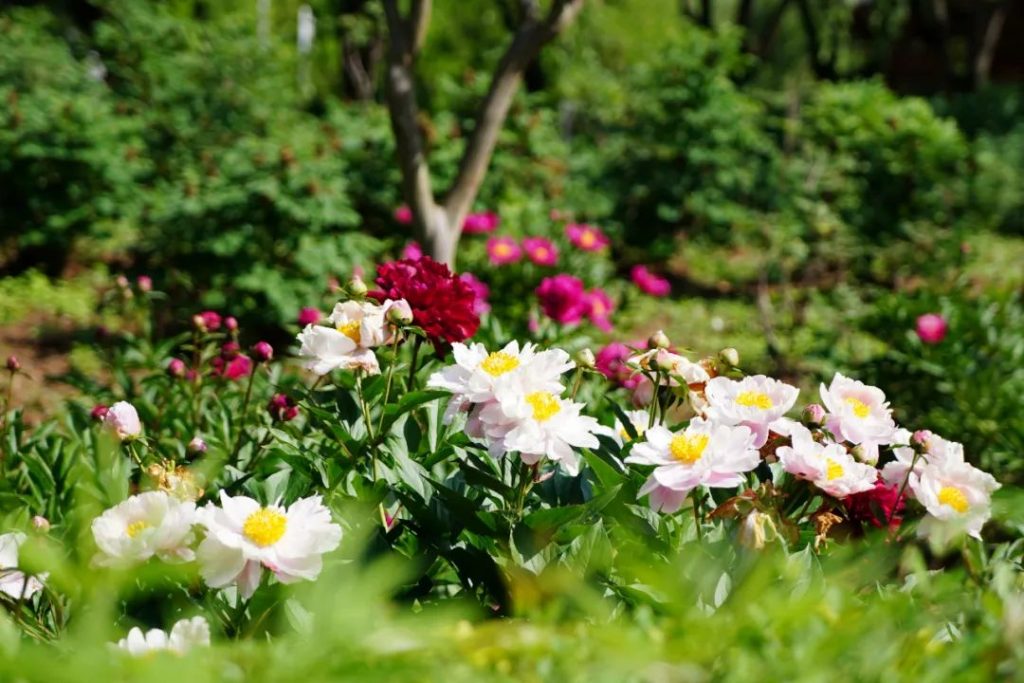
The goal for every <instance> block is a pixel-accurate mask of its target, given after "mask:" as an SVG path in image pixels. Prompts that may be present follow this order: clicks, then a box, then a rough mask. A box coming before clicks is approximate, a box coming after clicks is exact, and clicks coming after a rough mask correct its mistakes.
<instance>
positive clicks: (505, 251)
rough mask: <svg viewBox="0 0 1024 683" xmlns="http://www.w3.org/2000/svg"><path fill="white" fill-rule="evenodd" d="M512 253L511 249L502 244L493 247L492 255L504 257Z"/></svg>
mask: <svg viewBox="0 0 1024 683" xmlns="http://www.w3.org/2000/svg"><path fill="white" fill-rule="evenodd" d="M511 253H512V247H510V246H508V245H507V244H505V243H504V242H501V243H499V244H495V245H494V255H495V256H499V257H505V256H508V255H509V254H511Z"/></svg>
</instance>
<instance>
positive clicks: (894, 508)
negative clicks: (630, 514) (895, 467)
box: [885, 451, 921, 528]
mask: <svg viewBox="0 0 1024 683" xmlns="http://www.w3.org/2000/svg"><path fill="white" fill-rule="evenodd" d="M920 457H921V454H920V453H918V452H917V451H914V458H913V459H912V460H911V461H910V469H908V470H907V474H906V475H905V476H904V477H903V483H902V484H900V490H899V493H897V494H896V502H895V503H893V505H892V510H890V511H889V518H888V519H886V520H885V525H886V526H887V527H890V528H891V527H892V520H893V518H894V517H895V516H896V511H897V510H898V509H899V507H900V501H901V500H903V494H904V493H905V492H906V490H907V484H908V483H910V475H911V474H913V472H914V468H915V467H917V460H918V458H920Z"/></svg>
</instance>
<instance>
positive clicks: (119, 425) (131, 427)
mask: <svg viewBox="0 0 1024 683" xmlns="http://www.w3.org/2000/svg"><path fill="white" fill-rule="evenodd" d="M103 424H105V425H107V426H108V427H110V428H111V429H112V430H113V431H114V433H115V434H116V435H117V438H119V439H121V440H122V441H129V440H131V439H134V438H136V437H137V436H139V434H141V433H142V423H141V422H140V421H139V414H138V413H137V412H136V411H135V406H133V405H132V404H131V403H128V402H127V401H118V402H117V403H115V404H114V405H112V406H110V408H109V409H108V410H107V412H106V414H105V415H104V416H103Z"/></svg>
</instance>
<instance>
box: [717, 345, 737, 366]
mask: <svg viewBox="0 0 1024 683" xmlns="http://www.w3.org/2000/svg"><path fill="white" fill-rule="evenodd" d="M718 360H719V361H721V362H722V363H723V364H724V365H725V366H726V367H729V368H735V367H737V366H738V365H739V364H740V352H739V351H737V350H736V349H734V348H732V347H731V346H730V347H728V348H724V349H722V350H721V351H719V352H718Z"/></svg>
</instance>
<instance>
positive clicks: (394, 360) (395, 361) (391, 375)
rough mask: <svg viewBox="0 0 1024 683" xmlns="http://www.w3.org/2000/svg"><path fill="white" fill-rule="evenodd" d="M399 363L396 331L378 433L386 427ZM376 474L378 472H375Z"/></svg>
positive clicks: (385, 382) (375, 474)
mask: <svg viewBox="0 0 1024 683" xmlns="http://www.w3.org/2000/svg"><path fill="white" fill-rule="evenodd" d="M397 364H398V334H397V333H395V341H394V343H393V344H392V345H391V365H389V366H388V375H387V379H386V380H385V381H384V400H383V401H382V402H381V411H380V423H379V424H378V425H377V433H378V434H379V433H380V431H381V430H382V429H384V408H386V407H387V405H388V399H389V398H391V380H392V379H393V378H394V376H395V365H397ZM374 476H375V477H376V476H377V473H376V472H374Z"/></svg>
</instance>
